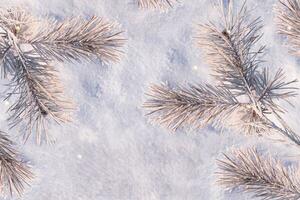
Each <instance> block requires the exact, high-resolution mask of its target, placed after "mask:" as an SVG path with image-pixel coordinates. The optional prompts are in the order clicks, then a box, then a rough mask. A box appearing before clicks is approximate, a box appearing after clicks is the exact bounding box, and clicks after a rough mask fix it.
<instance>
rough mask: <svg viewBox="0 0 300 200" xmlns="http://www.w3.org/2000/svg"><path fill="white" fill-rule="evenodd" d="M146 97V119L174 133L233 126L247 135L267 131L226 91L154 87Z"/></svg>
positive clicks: (210, 88) (208, 86) (249, 109)
mask: <svg viewBox="0 0 300 200" xmlns="http://www.w3.org/2000/svg"><path fill="white" fill-rule="evenodd" d="M147 96H148V97H149V99H147V100H146V102H145V103H144V105H143V106H144V108H145V109H147V110H148V111H149V112H148V114H147V115H150V116H152V118H153V119H154V121H156V122H158V123H159V124H162V125H166V127H167V128H170V129H171V130H174V131H175V130H176V129H178V128H179V127H181V126H187V125H191V126H193V127H196V128H201V127H203V126H207V125H209V124H213V125H214V126H215V127H218V128H222V127H224V126H225V127H228V126H230V127H231V128H236V129H238V130H239V131H241V130H243V131H244V132H245V133H248V134H251V133H252V132H260V131H261V130H260V129H262V128H266V125H265V124H264V122H263V121H261V120H260V118H258V117H256V116H255V115H252V112H253V111H251V109H252V108H251V104H247V103H240V102H239V101H238V99H236V98H235V96H234V95H233V94H232V93H231V92H230V91H229V90H227V89H226V88H224V87H214V86H211V85H204V86H203V85H189V86H188V87H178V88H176V89H170V88H169V87H167V86H163V85H161V86H159V85H153V86H151V88H150V92H149V93H148V94H147ZM248 113H250V114H249V115H248ZM239 120H242V121H239Z"/></svg>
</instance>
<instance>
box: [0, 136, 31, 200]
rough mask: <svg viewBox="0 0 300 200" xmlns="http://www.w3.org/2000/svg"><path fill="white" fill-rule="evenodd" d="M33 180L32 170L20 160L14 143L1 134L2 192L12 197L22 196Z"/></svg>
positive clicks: (0, 165)
mask: <svg viewBox="0 0 300 200" xmlns="http://www.w3.org/2000/svg"><path fill="white" fill-rule="evenodd" d="M32 178H33V174H32V172H31V171H30V168H29V167H28V166H27V165H26V164H25V163H24V162H23V161H22V160H21V159H20V155H19V153H18V152H17V151H16V150H15V149H14V147H13V143H12V142H11V141H10V140H9V139H8V138H7V137H6V136H5V135H4V134H3V132H1V134H0V191H1V193H5V192H9V193H10V194H11V195H13V193H17V194H18V195H21V194H22V193H23V191H24V188H25V186H26V185H29V181H30V180H31V179H32Z"/></svg>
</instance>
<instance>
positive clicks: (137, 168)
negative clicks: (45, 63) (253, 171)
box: [0, 0, 300, 200]
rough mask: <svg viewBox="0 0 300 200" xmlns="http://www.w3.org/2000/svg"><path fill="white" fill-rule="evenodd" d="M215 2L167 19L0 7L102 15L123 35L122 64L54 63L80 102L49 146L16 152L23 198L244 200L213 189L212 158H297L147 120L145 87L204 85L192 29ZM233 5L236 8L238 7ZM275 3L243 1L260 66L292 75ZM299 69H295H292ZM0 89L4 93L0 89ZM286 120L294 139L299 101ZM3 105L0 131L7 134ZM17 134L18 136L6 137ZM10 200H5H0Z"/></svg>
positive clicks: (60, 4)
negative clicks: (246, 154) (20, 157)
mask: <svg viewBox="0 0 300 200" xmlns="http://www.w3.org/2000/svg"><path fill="white" fill-rule="evenodd" d="M211 2H212V0H182V4H180V5H177V6H176V7H175V8H174V9H171V10H169V12H166V13H161V12H156V11H142V10H139V9H138V7H137V5H136V4H135V3H134V0H1V1H0V6H2V7H7V6H9V5H10V4H11V5H19V6H25V7H27V8H28V9H29V10H30V11H32V12H33V13H34V14H37V15H46V14H48V15H49V16H50V17H56V18H58V19H61V18H65V17H69V16H78V15H84V16H92V15H99V16H103V17H104V18H107V19H110V20H114V21H117V22H118V23H119V24H120V27H121V28H122V29H123V30H124V31H125V35H126V37H127V38H128V42H127V45H126V47H125V49H124V52H125V53H124V56H123V57H122V61H121V62H120V63H119V64H109V65H101V64H100V63H98V62H95V63H86V62H83V63H81V64H71V63H69V64H68V63H65V64H58V65H57V68H58V69H59V70H60V72H61V75H62V79H63V81H64V83H65V86H66V88H67V89H66V91H67V94H68V95H69V96H70V97H72V99H73V100H74V101H75V102H76V103H77V105H78V109H77V111H76V112H75V116H74V123H72V124H67V125H63V126H53V127H51V130H49V133H51V134H52V135H54V136H55V137H56V139H57V142H56V144H55V145H52V146H47V145H43V146H37V145H36V144H34V141H33V139H32V140H31V141H29V142H28V143H27V144H25V145H24V146H23V145H22V144H21V142H20V145H19V147H20V150H21V151H23V152H24V155H25V156H26V159H27V160H30V161H31V165H32V167H33V170H34V172H35V173H36V178H35V179H34V181H33V183H32V187H30V188H27V190H26V192H25V194H24V196H23V197H22V199H24V200H119V199H120V200H127V199H128V200H131V199H132V200H140V199H145V200H156V199H166V200H177V199H178V200H183V199H186V200H194V199H195V200H196V199H197V200H198V199H201V200H202V199H203V200H243V199H251V198H250V196H247V195H241V194H239V193H238V192H237V191H232V192H230V191H224V190H223V189H222V188H221V187H219V186H218V185H216V183H215V181H216V178H215V175H214V172H215V170H216V163H215V159H216V158H218V157H220V156H221V154H222V152H226V151H227V150H229V149H230V148H232V147H242V146H249V145H253V144H256V145H258V146H259V148H261V149H263V150H269V151H271V153H272V154H273V155H277V156H279V157H281V158H284V159H285V160H290V161H294V160H296V157H295V156H296V155H297V154H296V151H294V150H293V149H291V148H290V147H288V146H286V145H283V144H280V143H275V142H273V141H271V140H265V139H263V138H259V139H257V137H244V136H241V135H239V134H237V133H231V132H223V133H222V134H221V133H219V131H216V130H214V129H213V128H211V127H208V128H206V129H203V130H196V131H191V130H181V131H178V132H176V133H171V132H170V131H168V130H165V129H164V128H161V127H159V126H157V125H153V124H151V123H149V121H148V119H147V118H145V116H144V115H145V112H144V111H143V109H142V108H141V105H142V103H143V101H144V100H145V95H144V93H145V92H146V91H147V88H148V86H149V85H150V84H151V83H159V82H166V81H168V82H170V83H181V84H184V83H189V82H191V83H197V82H210V83H213V79H212V78H210V77H209V74H210V68H209V66H207V65H206V64H205V62H204V61H203V59H202V56H201V50H199V49H198V47H197V46H196V45H195V40H194V39H193V37H194V36H195V30H196V28H197V24H198V23H200V22H205V21H206V20H207V19H208V18H210V19H214V18H216V16H217V13H216V12H215V10H213V9H212V7H211V5H212V4H211ZM236 2H241V1H238V0H236ZM274 3H276V0H265V1H261V0H248V2H247V5H248V7H249V8H251V9H253V14H254V15H255V16H262V19H263V21H264V25H265V27H264V29H263V30H264V36H263V39H262V43H264V44H267V55H266V60H267V61H268V62H267V63H265V64H266V65H270V66H271V67H274V68H276V67H283V68H284V69H285V70H286V71H287V73H288V76H289V77H299V69H300V65H299V64H297V60H296V58H295V57H292V56H290V55H289V54H288V53H287V48H286V47H285V46H283V43H284V41H283V40H282V39H280V38H279V37H278V35H277V34H276V32H275V28H276V27H275V24H274V21H273V17H274V16H273V13H272V7H273V6H274ZM298 65H299V66H298ZM1 89H3V90H4V89H5V88H4V86H2V87H1ZM298 102H299V101H297V100H295V101H294V103H295V104H296V106H295V108H291V107H288V106H286V108H287V109H288V110H289V115H288V116H287V120H288V122H289V123H290V125H291V126H292V127H293V128H294V129H295V130H296V131H297V132H300V126H299V125H298V123H299V122H298V121H299V118H298V116H299V115H298V113H299V110H300V103H298ZM7 106H8V105H7V104H1V105H0V111H1V113H2V114H1V117H0V120H1V126H2V128H3V129H4V130H7V123H6V121H5V119H6V117H7V116H6V115H4V114H3V113H5V109H6V108H7ZM9 132H10V134H12V135H17V130H16V129H14V130H12V131H9ZM7 199H10V198H7Z"/></svg>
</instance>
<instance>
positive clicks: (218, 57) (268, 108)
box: [146, 1, 300, 145]
mask: <svg viewBox="0 0 300 200" xmlns="http://www.w3.org/2000/svg"><path fill="white" fill-rule="evenodd" d="M219 9H220V12H221V13H222V18H221V20H220V21H221V22H222V23H214V22H209V23H206V24H201V25H200V26H199V30H198V36H197V43H198V45H199V46H200V47H201V48H202V49H203V51H204V53H205V58H206V61H207V62H208V64H209V65H210V66H211V68H212V69H213V71H214V74H213V77H214V78H215V79H216V80H217V85H216V86H214V88H218V89H220V88H221V89H222V90H223V91H224V90H225V91H228V92H227V93H226V94H227V96H226V97H225V96H222V95H220V94H219V93H215V94H216V95H217V96H218V95H220V96H218V98H219V100H222V101H214V104H212V105H213V110H214V109H218V108H221V107H222V106H223V103H224V102H226V101H227V99H235V105H237V106H235V107H234V108H235V109H236V110H235V111H234V112H230V114H229V115H228V114H227V115H226V117H224V116H223V112H221V111H220V112H213V113H210V111H211V109H212V108H210V107H207V104H206V102H205V103H202V101H203V99H202V96H203V95H205V92H206V90H202V86H201V87H200V89H199V90H197V89H192V90H190V89H179V91H178V92H177V91H176V92H174V91H172V90H169V89H163V93H164V94H163V95H162V92H161V91H160V90H157V89H155V90H153V89H151V90H152V92H150V94H151V95H148V96H149V97H150V100H149V101H146V105H147V106H146V109H148V110H150V113H149V115H151V116H153V117H154V118H157V120H156V121H158V122H159V123H161V124H166V125H167V127H169V128H171V129H173V130H174V129H177V128H178V127H179V126H184V125H187V124H190V123H189V122H190V121H192V122H193V123H195V122H201V123H199V124H198V125H199V126H198V127H202V125H203V124H204V125H208V124H213V125H214V124H217V125H218V124H220V123H219V121H224V122H225V121H227V120H225V118H226V119H233V120H231V121H236V122H235V123H229V122H228V121H227V123H224V125H225V126H226V125H227V128H231V127H232V126H236V125H238V126H237V127H238V130H239V132H242V133H247V134H253V133H257V134H261V133H267V132H270V131H271V130H275V131H277V132H279V133H280V134H281V135H283V136H285V137H287V138H288V139H289V140H290V141H292V142H293V143H295V144H296V145H300V137H299V136H298V135H297V134H296V133H294V132H293V131H292V130H291V128H290V127H289V126H288V125H287V123H286V122H285V121H284V120H283V118H282V117H281V116H280V114H282V113H284V112H285V110H284V109H282V108H281V106H280V104H279V103H280V102H281V101H282V100H283V101H288V102H289V100H290V98H292V97H295V96H296V95H297V89H298V88H297V87H295V86H294V84H295V83H296V82H297V80H293V79H292V80H287V78H286V76H285V73H284V72H283V70H282V69H278V70H277V71H276V72H275V74H274V75H272V74H271V73H270V69H269V68H267V67H264V66H262V63H263V60H262V59H261V57H262V54H263V53H264V49H265V46H260V45H259V42H260V39H261V37H262V34H261V33H260V32H261V28H262V25H261V20H260V18H256V19H252V18H251V16H250V13H249V12H248V10H247V8H246V6H245V4H243V6H242V7H241V9H240V10H239V11H237V12H235V11H234V10H233V1H229V4H228V5H227V6H225V5H223V3H221V4H219ZM152 88H153V87H152ZM154 88H156V87H155V86H154ZM186 91H188V92H186ZM202 93H204V94H202ZM182 94H184V95H186V94H187V95H186V96H184V97H182ZM211 95H212V94H211ZM190 96H193V98H194V99H193V100H194V102H197V103H198V104H197V105H196V106H190V102H189V100H190V99H189V98H187V97H190ZM179 97H180V98H181V99H180V103H178V101H179V100H178V98H179ZM210 98H211V96H210V97H209V98H208V99H210ZM149 102H155V103H156V104H153V103H152V104H149ZM199 102H200V103H199ZM149 105H150V106H149ZM241 105H242V109H241ZM245 105H246V106H245ZM153 110H154V111H153ZM191 110H192V112H191ZM214 111H215V110H214ZM225 111H226V109H225ZM231 111H233V110H231ZM199 113H201V114H199ZM203 113H205V114H207V113H208V114H212V115H211V116H210V115H203ZM217 115H219V116H217ZM228 116H229V117H228ZM234 117H235V119H234ZM272 117H275V118H277V121H278V122H279V123H278V124H276V123H275V122H273V121H272V120H271V119H272ZM207 119H209V120H207ZM187 122H188V123H187ZM202 122H205V123H202Z"/></svg>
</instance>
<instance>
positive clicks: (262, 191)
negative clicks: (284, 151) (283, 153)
mask: <svg viewBox="0 0 300 200" xmlns="http://www.w3.org/2000/svg"><path fill="white" fill-rule="evenodd" d="M218 167H219V171H218V172H217V176H218V183H219V184H220V185H222V186H224V187H225V188H227V189H233V188H238V189H239V190H240V191H242V192H247V193H249V192H250V193H252V194H253V197H257V198H259V199H265V200H271V199H277V200H296V199H299V198H300V179H299V173H300V171H299V169H297V166H294V167H293V166H288V167H286V166H285V164H284V163H283V162H281V161H279V160H278V159H274V158H272V157H271V156H270V155H267V156H261V155H260V154H259V153H258V151H257V150H256V149H255V148H248V149H235V150H234V151H232V152H231V153H228V154H224V158H222V159H219V160H218Z"/></svg>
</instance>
